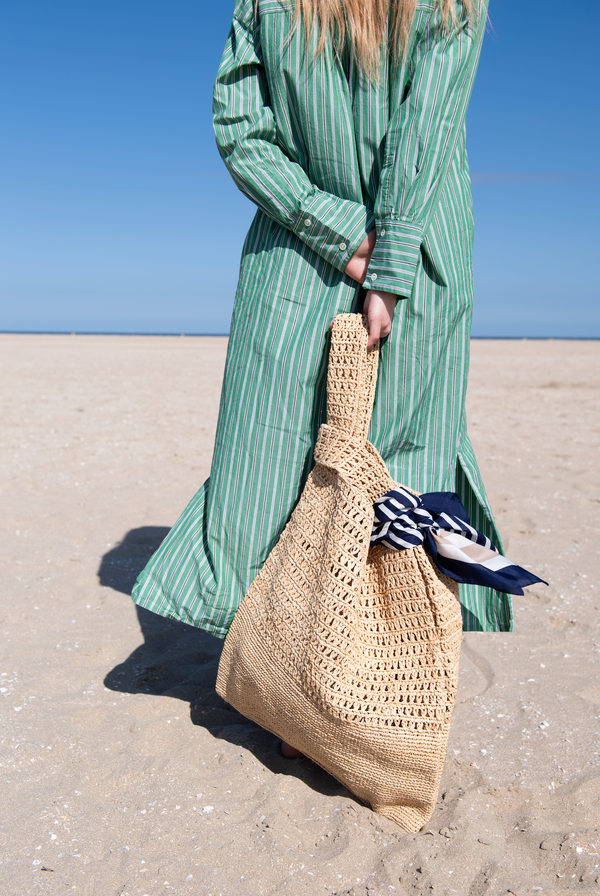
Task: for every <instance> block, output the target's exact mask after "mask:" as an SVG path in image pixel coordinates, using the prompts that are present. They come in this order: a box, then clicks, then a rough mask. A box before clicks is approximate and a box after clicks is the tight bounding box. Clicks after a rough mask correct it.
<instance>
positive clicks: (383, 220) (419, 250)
mask: <svg viewBox="0 0 600 896" xmlns="http://www.w3.org/2000/svg"><path fill="white" fill-rule="evenodd" d="M483 20H484V15H483V14H482V16H481V18H480V20H479V21H476V22H474V23H466V22H458V23H457V24H456V25H455V26H454V27H453V28H452V30H451V31H450V32H444V31H443V29H442V28H441V24H440V19H439V13H438V10H437V6H436V5H435V4H434V3H432V2H423V0H419V2H418V4H417V12H416V16H415V21H414V25H413V29H412V33H411V39H410V46H409V48H408V52H407V54H406V57H405V59H404V61H403V62H402V63H401V64H391V63H389V61H388V60H387V59H384V61H383V65H382V73H381V78H380V80H379V81H378V82H377V83H373V82H370V81H369V80H368V79H367V78H366V77H365V76H364V75H363V73H362V72H361V71H360V70H359V69H358V67H357V66H356V65H355V64H354V61H353V59H352V54H351V52H350V51H346V52H343V53H334V52H333V51H332V50H331V48H327V49H326V51H325V52H324V54H323V55H321V56H318V57H315V58H313V57H312V55H311V49H312V48H310V47H309V48H308V53H307V48H306V46H305V38H304V34H303V31H302V29H301V28H300V29H298V30H297V31H296V32H295V33H294V34H293V36H292V37H291V38H290V23H291V18H290V10H289V8H288V7H287V6H286V4H285V2H284V0H281V2H280V0H259V4H258V11H255V2H254V0H238V2H237V3H236V6H235V10H234V17H233V22H232V26H231V31H230V34H229V38H228V41H227V45H226V47H225V52H224V55H223V59H222V62H221V66H220V69H219V72H218V75H217V81H216V84H215V92H214V125H215V134H216V139H217V145H218V147H219V150H220V152H221V155H222V158H223V160H224V162H225V164H226V166H227V168H228V169H229V171H230V173H231V175H232V177H233V178H234V180H235V182H236V183H237V185H238V186H239V188H240V189H241V190H242V191H243V192H244V193H245V194H246V195H247V196H248V197H249V198H250V199H252V201H253V202H254V203H256V205H257V206H258V210H257V214H256V217H255V219H254V221H253V223H252V225H251V227H250V230H249V233H248V236H247V238H246V241H245V244H244V248H243V251H242V259H241V265H240V278H239V285H238V290H237V294H236V300H235V306H234V313H233V319H232V325H231V336H230V341H229V347H228V354H227V364H226V370H225V379H224V383H223V391H222V395H221V404H220V413H219V423H218V427H217V434H216V440H215V449H214V456H213V463H212V468H211V475H210V479H209V480H208V481H207V482H206V483H204V485H203V486H202V487H201V488H200V490H199V491H198V493H197V494H196V495H195V497H194V498H193V499H192V501H191V502H190V504H189V505H188V507H187V508H186V510H185V511H184V513H183V514H182V516H181V517H180V519H179V520H178V521H177V523H176V524H175V526H174V527H173V529H172V530H171V532H170V534H169V536H168V537H167V539H166V540H165V542H164V543H163V545H162V546H161V548H160V549H159V550H158V551H157V553H156V554H155V555H154V556H153V557H152V559H151V560H150V562H149V564H148V566H147V567H146V569H145V570H144V572H143V573H142V574H141V576H140V577H139V579H138V582H137V584H136V587H135V589H134V595H133V597H134V600H135V601H136V602H137V603H138V604H140V605H142V606H144V607H147V608H148V609H150V610H152V611H154V612H156V613H161V614H163V615H165V616H168V617H171V618H175V619H180V620H183V621H184V622H188V623H191V624H193V625H197V626H201V627H202V628H205V629H207V630H208V631H211V632H213V633H214V634H216V635H219V636H222V637H223V636H225V634H226V633H227V630H228V628H229V625H230V624H231V621H232V619H233V616H234V614H235V611H236V609H237V607H238V606H239V603H240V601H241V599H242V598H243V596H244V594H245V592H246V591H247V589H248V587H249V585H250V583H251V582H252V580H253V579H254V577H255V576H256V574H257V572H258V571H259V570H260V568H261V566H262V564H263V562H264V560H265V558H266V557H267V555H268V554H269V552H270V550H271V549H272V547H273V546H274V545H275V543H276V542H277V539H278V538H279V535H280V534H281V531H282V529H283V527H284V526H285V524H286V522H287V520H288V518H289V516H290V513H291V511H292V510H293V508H294V506H295V504H296V502H297V500H298V497H299V495H300V492H301V491H302V488H303V485H304V483H305V481H306V477H307V475H308V473H309V471H310V468H311V465H312V449H313V446H314V443H315V439H316V435H317V431H318V428H319V425H320V424H321V423H322V422H323V421H324V420H325V373H326V365H327V334H328V327H329V323H330V322H331V320H332V319H333V317H334V316H335V315H336V314H338V313H341V312H348V311H356V310H359V309H360V307H361V304H362V300H363V298H364V290H363V289H362V288H361V287H359V286H358V285H357V283H356V282H355V281H353V280H352V279H350V278H349V277H347V276H346V275H345V274H344V268H345V266H346V264H347V262H348V260H349V258H350V257H351V256H352V254H353V253H354V251H355V250H356V248H357V247H358V246H359V245H360V243H361V241H362V240H363V238H364V236H365V234H366V233H368V231H369V230H370V229H371V228H372V227H373V226H375V227H376V228H377V235H378V238H377V244H376V247H375V251H374V253H373V257H372V259H371V264H370V266H369V271H368V275H369V280H368V282H367V284H365V285H366V286H368V285H373V286H377V287H378V288H381V289H385V290H389V291H390V292H394V293H396V294H397V295H399V296H401V297H402V298H403V300H402V301H399V302H398V304H397V308H396V314H395V317H394V324H393V329H392V333H391V334H390V336H389V337H388V338H387V339H386V340H385V341H384V343H383V346H382V349H381V363H380V372H379V380H378V385H377V394H376V400H375V408H374V412H373V418H372V423H371V431H370V439H371V441H372V442H373V443H374V444H375V446H376V447H377V448H378V450H379V451H380V452H381V454H382V456H383V457H384V459H385V461H386V463H387V464H388V467H389V470H390V473H391V475H392V476H393V477H394V479H395V480H396V481H397V482H400V483H402V484H404V485H407V486H409V487H410V488H413V489H415V490H418V491H423V492H424V491H452V490H456V491H457V492H458V494H459V496H460V498H461V500H462V501H463V504H464V505H465V507H466V508H467V510H468V511H469V513H470V514H471V517H472V521H473V525H474V526H475V527H477V528H478V529H480V530H481V531H482V532H484V533H485V534H486V535H488V536H489V537H490V538H491V539H492V540H493V541H494V542H495V543H496V544H498V543H499V537H498V533H497V532H496V530H495V527H494V522H493V518H492V515H491V511H490V508H489V504H488V500H487V497H486V494H485V489H484V487H483V483H482V482H481V476H480V474H479V470H478V468H477V462H476V460H475V456H474V454H473V450H472V447H471V445H470V442H469V440H468V436H467V432H466V421H465V411H464V402H465V393H466V385H467V373H468V362H469V359H468V353H469V335H470V327H471V313H472V303H473V278H472V268H471V253H472V239H473V215H472V201H471V188H470V179H469V171H468V163H467V157H466V150H465V114H466V109H467V105H468V100H469V96H470V92H471V87H472V83H473V79H474V76H475V71H476V68H477V61H478V57H479V50H480V45H481V40H482V36H483V29H484V21H483ZM312 39H313V40H314V41H316V39H317V38H316V35H315V36H314V38H312ZM462 601H463V621H464V627H465V629H467V630H478V631H495V630H508V629H510V628H511V627H512V615H511V605H510V598H509V597H508V596H506V595H501V594H498V593H497V592H494V591H491V590H490V589H483V588H477V587H474V586H464V587H463V588H462Z"/></svg>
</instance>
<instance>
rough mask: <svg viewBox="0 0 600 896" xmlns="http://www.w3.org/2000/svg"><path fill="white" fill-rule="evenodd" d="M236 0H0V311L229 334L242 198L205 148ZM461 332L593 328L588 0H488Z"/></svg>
mask: <svg viewBox="0 0 600 896" xmlns="http://www.w3.org/2000/svg"><path fill="white" fill-rule="evenodd" d="M232 9H233V2H232V0H217V2H210V3H209V2H207V0H170V2H167V0H162V2H158V0H95V2H92V0H85V2H82V0H53V2H51V3H49V2H48V0H3V2H2V4H1V7H0V35H1V36H0V85H1V86H0V120H1V121H2V134H3V136H2V140H1V143H0V196H1V200H0V329H2V330H34V331H35V330H43V331H53V330H67V331H71V330H75V331H79V332H84V331H115V332H175V333H180V332H186V333H223V332H227V330H228V326H229V318H230V314H231V308H232V304H233V296H234V293H235V287H236V281H237V270H238V262H239V255H240V250H241V246H242V242H243V238H244V235H245V232H246V230H247V227H248V224H249V222H250V220H251V217H252V215H253V207H252V206H251V204H250V203H249V202H248V201H247V200H246V199H245V198H244V197H243V196H241V194H240V193H239V192H238V191H237V189H236V188H235V186H234V185H233V183H232V182H231V181H230V180H229V178H228V175H227V174H226V172H225V169H224V167H223V165H222V163H221V161H220V158H219V156H218V153H217V151H216V149H215V147H214V138H213V131H212V125H211V91H212V81H213V78H214V75H215V72H216V69H217V66H218V63H219V58H220V55H221V52H222V48H223V45H224V42H225V39H226V36H227V31H228V28H229V21H230V17H231V11H232ZM490 18H491V23H492V26H493V28H492V29H491V30H490V31H489V33H488V34H487V36H486V39H485V42H484V47H483V53H482V58H481V63H480V67H479V74H478V77H477V82H476V85H475V91H474V94H473V99H472V101H471V107H470V111H469V122H468V148H469V158H470V164H471V170H472V172H473V179H474V188H473V189H474V198H475V223H476V246H475V287H476V311H475V321H474V334H475V335H480V336H503V335H504V336H517V335H519V336H521V335H527V336H596V337H598V336H600V314H599V310H598V309H599V304H600V303H599V301H598V300H599V298H600V287H599V285H598V283H599V278H598V264H599V261H600V239H599V236H600V227H599V224H598V219H599V214H598V208H599V199H600V177H599V173H600V162H599V149H598V147H599V145H600V129H599V101H598V94H599V93H600V91H599V89H598V88H599V84H600V77H599V68H600V65H599V59H600V53H599V52H598V34H599V33H600V4H599V3H598V0H581V2H579V3H577V4H576V5H573V6H569V5H568V4H564V3H563V2H561V3H559V2H558V0H529V2H527V3H523V2H522V0H492V2H491V5H490Z"/></svg>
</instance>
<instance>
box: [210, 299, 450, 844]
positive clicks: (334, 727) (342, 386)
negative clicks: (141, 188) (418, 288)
mask: <svg viewBox="0 0 600 896" xmlns="http://www.w3.org/2000/svg"><path fill="white" fill-rule="evenodd" d="M367 335H368V334H367V330H366V327H365V324H364V323H363V319H362V317H361V316H360V315H358V314H343V315H339V316H338V317H337V318H336V319H335V321H334V325H333V331H332V339H331V350H330V356H329V370H328V379H327V420H328V422H327V424H323V425H322V426H321V428H320V431H319V436H318V439H317V444H316V447H315V461H316V465H315V467H314V469H313V470H312V472H311V474H310V476H309V478H308V481H307V484H306V487H305V488H304V491H303V493H302V496H301V497H300V500H299V502H298V505H297V506H296V508H295V510H294V512H293V513H292V516H291V518H290V521H289V523H288V524H287V526H286V528H285V529H284V531H283V533H282V535H281V538H280V540H279V542H278V543H277V545H276V546H275V548H274V549H273V550H272V552H271V554H270V555H269V557H268V558H267V560H266V562H265V564H264V566H263V568H262V569H261V571H260V573H259V575H258V576H257V577H256V579H255V580H254V582H253V583H252V585H251V586H250V588H249V589H248V592H247V594H246V595H245V597H244V599H243V601H242V603H241V604H240V607H239V609H238V611H237V613H236V615H235V618H234V620H233V624H232V626H231V628H230V630H229V633H228V635H227V638H226V639H225V645H224V648H223V654H222V657H221V662H220V665H219V673H218V678H217V691H218V693H219V694H220V695H221V697H223V698H224V699H225V700H226V701H227V702H228V703H230V704H231V705H232V706H234V707H235V708H236V709H237V710H239V712H241V713H243V715H245V716H247V717H248V718H250V719H252V720H253V721H255V722H257V723H258V724H259V725H261V726H262V727H263V728H266V729H268V730H269V731H271V732H272V733H273V734H275V735H277V736H278V737H280V738H282V739H283V740H285V741H287V742H288V743H290V744H292V745H293V746H294V747H296V748H297V749H299V750H301V751H302V752H303V753H304V754H305V755H306V756H308V757H309V758H310V759H312V760H313V761H314V762H316V763H317V764H318V765H320V766H322V768H324V769H325V770H326V771H328V772H329V773H330V774H331V775H333V776H334V777H335V778H337V780H338V781H340V782H341V783H342V784H344V785H345V786H346V787H347V788H348V789H349V790H351V791H352V792H353V793H354V794H356V796H358V797H359V798H360V799H361V800H363V801H364V802H366V803H368V804H369V805H370V806H371V807H372V808H373V809H374V810H375V811H376V812H379V813H381V814H382V815H385V816H387V817H388V818H390V819H392V820H393V821H395V822H396V823H397V824H398V825H399V826H400V827H401V828H403V829H404V830H405V831H417V830H419V828H421V827H422V825H423V824H425V823H426V821H427V820H428V819H429V817H430V816H431V813H432V812H433V809H434V806H435V801H436V798H437V792H438V787H439V782H440V777H441V773H442V766H443V763H444V755H445V751H446V743H447V739H448V732H449V727H450V714H451V712H452V707H453V705H454V699H455V696H456V687H457V679H458V660H459V652H460V643H461V628H462V625H461V614H460V606H459V603H458V600H457V593H458V592H457V586H456V583H455V582H453V581H451V580H450V579H448V578H446V577H445V576H444V575H442V574H441V573H440V572H438V571H437V569H436V568H435V567H434V566H433V565H432V563H431V561H430V560H429V558H428V556H427V554H426V553H425V551H424V550H423V548H422V547H417V548H412V549H409V550H405V551H394V550H391V549H389V548H386V547H383V546H381V545H378V546H376V547H375V548H373V549H370V548H369V540H370V535H371V529H372V526H373V519H374V513H373V502H374V501H375V500H376V499H377V498H379V497H381V496H382V495H383V494H385V493H386V492H387V491H389V490H390V489H392V488H394V487H395V486H396V483H395V482H394V481H393V480H392V479H391V477H390V475H389V473H388V471H387V468H386V466H385V463H384V461H383V459H382V458H381V456H380V455H379V454H378V452H377V451H376V449H375V448H374V447H373V445H371V444H370V443H369V442H368V441H367V438H366V436H367V431H368V426H369V422H370V418H371V412H372V407H373V397H374V392H375V385H376V379H377V362H378V350H377V348H376V349H374V350H372V351H369V352H367V349H366V346H367Z"/></svg>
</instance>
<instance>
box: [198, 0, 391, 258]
mask: <svg viewBox="0 0 600 896" xmlns="http://www.w3.org/2000/svg"><path fill="white" fill-rule="evenodd" d="M253 8H254V2H253V0H240V2H238V3H237V4H236V9H235V11H234V16H233V22H232V26H231V30H230V33H229V38H228V40H227V44H226V47H225V52H224V54H223V59H222V62H221V66H220V68H219V71H218V74H217V79H216V83H215V88H214V102H213V122H214V128H215V135H216V140H217V146H218V148H219V152H220V154H221V157H222V159H223V161H224V162H225V165H226V166H227V168H228V170H229V173H230V174H231V176H232V177H233V179H234V181H235V182H236V184H237V185H238V187H239V188H240V190H241V191H242V193H244V194H245V195H246V196H248V198H249V199H251V200H252V201H253V202H254V203H256V205H257V206H258V207H259V208H260V209H262V210H263V211H264V212H265V213H266V214H267V215H268V216H269V217H270V218H272V219H273V220H274V221H276V222H277V223H278V224H281V225H283V226H284V227H286V228H287V229H288V230H291V231H293V232H294V233H295V234H296V235H297V236H298V237H300V239H302V240H303V242H304V243H306V245H307V246H309V247H310V248H311V249H312V250H313V251H315V252H317V253H318V254H319V255H320V256H321V257H322V258H324V259H325V260H326V261H328V262H329V263H330V264H332V265H333V266H334V267H336V268H337V269H338V270H340V271H343V270H344V268H345V266H346V264H347V263H348V260H349V259H350V257H351V256H352V255H353V254H354V252H355V251H356V249H357V248H358V246H359V245H360V243H361V242H362V240H363V239H364V237H365V235H366V234H367V233H368V231H369V230H370V229H371V228H372V227H373V226H374V223H375V222H374V216H373V213H372V211H371V210H369V209H368V208H366V207H365V206H364V205H362V204H360V203H357V202H353V201H351V200H348V199H341V198H339V197H338V196H334V195H333V194H331V193H327V192H324V191H323V190H320V189H318V188H317V187H316V186H315V185H314V184H312V183H311V182H310V180H309V178H308V176H307V174H306V172H305V171H304V169H303V168H302V166H301V165H299V164H298V163H296V162H294V161H293V160H292V159H290V158H288V157H287V156H286V155H285V153H284V152H283V151H282V149H281V148H280V146H279V145H278V143H277V123H276V120H275V116H274V114H273V110H272V108H271V105H270V97H269V88H268V82H267V78H266V74H265V70H264V64H263V60H262V53H261V47H260V38H259V35H258V28H257V26H256V24H255V21H254V12H253Z"/></svg>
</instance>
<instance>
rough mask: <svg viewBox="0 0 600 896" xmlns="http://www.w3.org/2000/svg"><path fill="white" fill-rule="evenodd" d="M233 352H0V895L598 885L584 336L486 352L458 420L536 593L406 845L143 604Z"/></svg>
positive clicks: (472, 654) (187, 638)
mask: <svg viewBox="0 0 600 896" xmlns="http://www.w3.org/2000/svg"><path fill="white" fill-rule="evenodd" d="M225 351H226V340H225V339H222V338H170V337H169V338H161V337H112V336H41V335H40V336H26V335H4V336H0V364H1V368H2V369H1V375H2V383H3V387H2V411H1V418H0V419H1V450H2V467H1V469H2V473H1V476H2V506H1V513H2V521H1V525H2V548H3V549H2V561H1V563H2V567H1V576H2V590H1V594H2V610H1V614H0V615H1V622H2V625H1V631H2V637H3V641H2V648H1V660H0V674H1V681H0V688H1V691H0V698H1V702H0V706H2V716H1V725H2V747H1V764H2V770H1V778H2V802H1V808H0V812H1V815H2V847H1V850H0V859H1V864H0V894H2V896H28V894H38V893H48V894H66V893H76V894H89V896H144V894H146V896H158V894H176V896H184V894H196V896H238V894H240V896H241V894H244V896H259V894H265V896H266V894H269V896H271V894H272V896H279V894H286V896H287V894H289V896H292V894H293V896H384V894H385V896H389V894H399V896H416V894H419V896H420V894H427V896H445V894H459V896H483V894H489V896H500V894H505V893H512V894H514V896H525V894H533V893H541V894H543V896H547V894H554V893H566V892H569V893H570V892H573V893H578V894H584V896H588V894H592V893H594V894H595V893H598V889H599V884H598V881H599V863H600V857H599V853H600V767H599V766H600V762H599V759H600V755H599V751H600V742H599V738H598V728H599V725H598V716H599V713H600V675H599V670H600V652H599V641H598V634H599V615H600V613H599V608H600V576H599V572H600V488H599V485H600V483H599V480H600V473H599V464H598V459H599V456H600V454H599V450H598V448H599V441H600V409H599V398H600V343H599V342H592V341H590V342H561V341H543V342H537V341H522V342H521V341H518V342H516V341H515V342H501V341H475V342H474V343H473V360H472V374H471V381H470V387H469V404H468V410H469V425H470V431H471V435H472V439H473V442H474V444H475V448H476V451H477V453H478V457H479V460H480V463H481V467H482V470H483V474H484V478H485V480H486V483H487V485H488V489H489V492H490V495H491V500H492V504H493V506H494V509H495V511H496V514H497V517H498V521H499V524H500V527H501V531H502V532H503V534H504V538H505V544H506V550H507V554H508V556H509V557H511V559H514V560H515V561H516V562H519V563H521V564H523V565H525V566H527V567H529V568H531V569H532V570H534V571H536V572H538V574H539V575H541V576H543V577H544V578H547V579H548V580H549V582H550V586H549V587H547V588H546V587H545V586H543V585H540V586H535V587H533V588H531V589H529V591H528V593H527V596H526V597H524V598H516V599H515V617H516V622H515V624H516V631H515V633H513V634H493V635H491V634H468V635H466V636H465V637H464V642H463V651H462V658H461V675H460V690H459V696H458V702H457V706H456V709H455V712H454V716H453V721H452V731H451V736H450V743H449V748H448V756H447V761H446V766H445V771H444V776H443V782H442V787H441V790H440V799H439V802H438V806H437V809H436V811H435V813H434V816H433V818H432V819H431V823H430V824H429V825H427V827H426V828H425V829H424V830H422V831H421V832H420V833H418V834H415V835H404V834H403V833H402V832H401V831H400V830H399V829H398V828H396V827H395V825H394V824H393V823H391V822H389V821H387V820H386V819H384V818H381V817H380V816H377V815H375V814H373V813H372V812H371V811H370V810H369V809H368V808H366V807H365V806H363V805H361V804H359V803H358V802H357V801H356V800H355V799H354V798H353V797H352V795H351V794H349V793H348V792H347V791H346V790H345V789H344V788H343V787H341V786H340V785H339V784H338V783H337V782H336V781H334V780H333V779H332V778H330V777H329V776H328V775H327V774H325V773H324V772H323V771H321V770H320V769H319V768H316V767H315V766H314V765H312V764H311V763H310V762H308V761H307V760H297V761H293V762H289V761H286V760H284V759H283V758H282V757H281V756H280V755H279V753H278V749H277V742H276V741H275V740H274V738H273V737H272V736H271V735H270V734H267V733H265V732H263V731H261V730H260V729H258V728H257V727H256V726H255V725H253V724H252V723H249V722H247V721H246V720H245V719H243V718H242V717H241V716H240V715H238V714H237V713H236V712H234V711H233V710H232V709H231V708H230V707H228V706H226V705H225V704H224V703H223V702H222V701H221V700H220V699H219V698H218V697H216V695H215V693H214V681H215V674H216V669H217V663H218V658H219V652H220V647H221V642H220V641H218V640H216V639H215V638H213V637H211V636H209V635H207V634H205V633H203V632H200V631H197V630H195V629H192V628H188V627H186V626H184V625H180V624H176V623H171V622H167V621H166V620H163V619H161V618H159V617H153V616H152V615H151V614H149V613H147V612H142V611H137V610H136V608H135V606H134V605H133V603H132V602H131V599H130V597H129V596H128V594H129V592H130V589H131V585H132V583H133V581H134V580H135V577H136V575H137V573H138V571H139V570H140V569H141V568H142V567H143V565H144V563H145V561H146V559H147V557H148V556H149V555H150V553H151V552H152V550H153V549H155V548H156V546H157V545H158V544H159V542H160V540H161V538H162V537H163V536H164V534H165V533H166V532H167V530H168V527H169V526H170V525H172V524H173V522H174V521H175V519H176V518H177V516H178V514H179V513H180V511H181V510H182V509H183V507H184V506H185V504H186V503H187V501H188V500H189V498H190V497H191V495H192V494H193V493H194V492H195V491H196V489H197V488H198V487H199V486H200V485H201V483H202V482H203V480H204V479H205V477H206V476H207V475H208V473H209V466H210V459H211V450H212V442H213V436H214V430H215V424H216V419H217V411H218V399H219V390H220V382H221V378H222V372H223V365H224V359H225Z"/></svg>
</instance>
